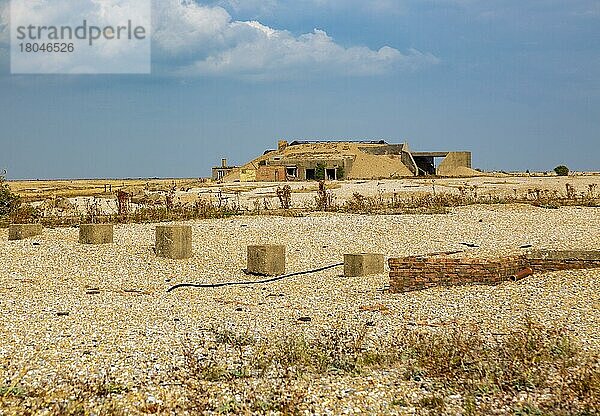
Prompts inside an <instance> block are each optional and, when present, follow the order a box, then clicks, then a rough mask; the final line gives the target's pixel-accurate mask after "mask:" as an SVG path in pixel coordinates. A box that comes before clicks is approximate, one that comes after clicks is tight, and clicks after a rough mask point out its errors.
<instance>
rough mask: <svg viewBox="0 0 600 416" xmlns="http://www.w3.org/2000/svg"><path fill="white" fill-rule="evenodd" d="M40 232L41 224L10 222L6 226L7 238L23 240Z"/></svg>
mask: <svg viewBox="0 0 600 416" xmlns="http://www.w3.org/2000/svg"><path fill="white" fill-rule="evenodd" d="M41 233H42V224H11V225H10V226H9V227H8V240H9V241H12V240H24V239H25V238H30V237H35V236H36V235H40V234H41Z"/></svg>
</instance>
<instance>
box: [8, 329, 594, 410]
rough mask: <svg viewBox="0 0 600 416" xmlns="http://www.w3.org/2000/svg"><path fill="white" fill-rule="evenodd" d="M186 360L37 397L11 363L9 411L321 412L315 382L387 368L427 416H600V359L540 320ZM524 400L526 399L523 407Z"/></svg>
mask: <svg viewBox="0 0 600 416" xmlns="http://www.w3.org/2000/svg"><path fill="white" fill-rule="evenodd" d="M178 354H180V356H181V360H180V362H181V364H180V365H178V366H175V367H174V368H173V370H172V372H171V374H172V380H171V381H170V382H169V383H167V384H164V385H162V386H156V385H141V386H125V385H122V384H121V383H120V382H119V381H118V379H117V378H115V377H113V375H112V374H111V373H110V370H107V371H105V372H103V373H102V374H99V375H96V376H94V377H91V378H88V379H78V378H73V377H70V376H64V375H63V376H61V375H57V376H56V378H55V379H54V380H46V381H45V382H44V383H43V384H42V385H41V386H37V387H35V388H32V387H31V386H28V385H26V384H23V383H21V382H20V378H19V377H22V371H21V370H20V369H18V368H13V367H12V364H11V363H10V361H9V360H6V361H5V362H4V363H2V365H1V366H0V385H2V383H3V386H2V387H0V409H5V410H6V411H7V412H8V413H12V412H14V413H19V414H37V413H39V412H41V411H42V410H45V411H46V412H47V413H48V414H82V415H83V414H90V413H94V412H95V413H97V414H111V415H112V414H125V413H136V414H148V413H150V414H173V413H178V412H184V411H187V412H190V413H200V414H201V413H217V414H265V413H272V414H284V415H295V414H301V413H303V412H304V410H306V409H310V408H311V407H310V406H311V405H313V404H314V403H313V404H311V403H309V401H308V400H307V397H306V387H307V386H308V385H310V384H311V383H312V380H315V379H317V378H320V377H337V376H339V375H340V374H348V375H352V374H360V375H363V376H366V375H369V374H370V373H371V372H374V371H378V370H381V369H389V370H395V371H398V373H399V374H400V375H403V376H402V377H403V379H404V381H403V382H404V383H409V384H417V385H421V386H423V387H422V388H423V389H424V391H429V392H431V393H424V394H423V395H422V396H421V397H419V398H413V399H409V398H406V397H404V396H403V395H402V392H401V391H398V394H397V399H395V400H394V403H392V405H394V406H396V407H399V408H401V407H415V408H416V409H417V411H419V412H420V413H422V414H440V413H443V412H444V411H445V410H446V409H447V406H448V397H449V396H451V395H457V394H458V395H460V397H461V398H462V400H461V403H460V408H461V413H463V414H474V415H475V414H477V415H483V414H490V413H492V412H494V411H498V410H499V409H502V408H505V409H507V410H506V411H504V412H501V413H504V414H540V415H542V414H556V415H575V414H577V415H594V414H599V412H600V405H599V403H600V358H599V357H598V356H597V355H594V354H591V353H588V352H585V351H584V350H582V349H581V348H580V347H579V345H578V343H577V341H576V339H574V338H573V337H572V336H571V335H570V334H569V332H568V331H567V330H566V329H565V328H560V327H547V326H543V325H541V324H539V323H535V322H525V323H523V325H521V326H519V327H518V328H517V329H515V330H514V331H512V332H510V333H508V334H503V335H496V336H495V337H494V336H490V335H486V334H482V333H481V332H480V331H479V330H478V329H477V328H474V327H468V328H460V327H455V328H453V329H450V330H444V331H442V332H432V331H431V330H429V331H427V330H409V329H404V330H402V331H400V332H399V333H397V334H395V335H394V336H393V337H392V338H391V339H389V340H387V341H379V342H377V341H376V340H372V339H369V326H368V325H365V326H363V327H361V328H358V329H354V330H349V329H331V330H327V331H323V332H321V333H320V334H318V335H317V336H316V337H314V338H310V339H309V338H306V337H305V336H301V335H297V334H296V335H294V334H291V335H290V337H288V338H285V339H277V340H264V339H260V338H258V337H255V336H254V335H253V334H251V333H248V332H246V333H235V332H232V331H230V330H227V329H223V328H213V329H211V330H210V331H208V332H207V333H205V334H204V336H202V337H199V338H198V339H194V340H192V339H188V340H187V341H185V342H184V343H183V345H182V346H181V348H180V351H179V353H178ZM523 395H526V400H525V401H523V400H520V399H519V398H520V397H522V396H523ZM149 396H151V397H152V399H153V400H149V399H148V397H149ZM159 399H160V400H159ZM125 403H127V404H128V407H124V404H125ZM124 409H127V410H124Z"/></svg>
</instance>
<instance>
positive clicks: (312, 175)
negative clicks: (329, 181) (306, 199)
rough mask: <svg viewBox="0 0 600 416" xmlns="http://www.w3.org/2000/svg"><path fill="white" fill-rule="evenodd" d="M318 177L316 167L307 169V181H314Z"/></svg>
mask: <svg viewBox="0 0 600 416" xmlns="http://www.w3.org/2000/svg"><path fill="white" fill-rule="evenodd" d="M316 177H317V170H316V169H306V180H307V181H314V180H315V179H316Z"/></svg>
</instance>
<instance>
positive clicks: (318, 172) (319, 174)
mask: <svg viewBox="0 0 600 416" xmlns="http://www.w3.org/2000/svg"><path fill="white" fill-rule="evenodd" d="M315 179H316V180H318V181H324V180H325V165H324V164H322V163H319V164H318V165H317V168H316V169H315Z"/></svg>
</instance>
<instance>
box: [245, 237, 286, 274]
mask: <svg viewBox="0 0 600 416" xmlns="http://www.w3.org/2000/svg"><path fill="white" fill-rule="evenodd" d="M248 273H251V274H258V275H264V276H280V275H283V274H285V246H277V245H262V246H248Z"/></svg>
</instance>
